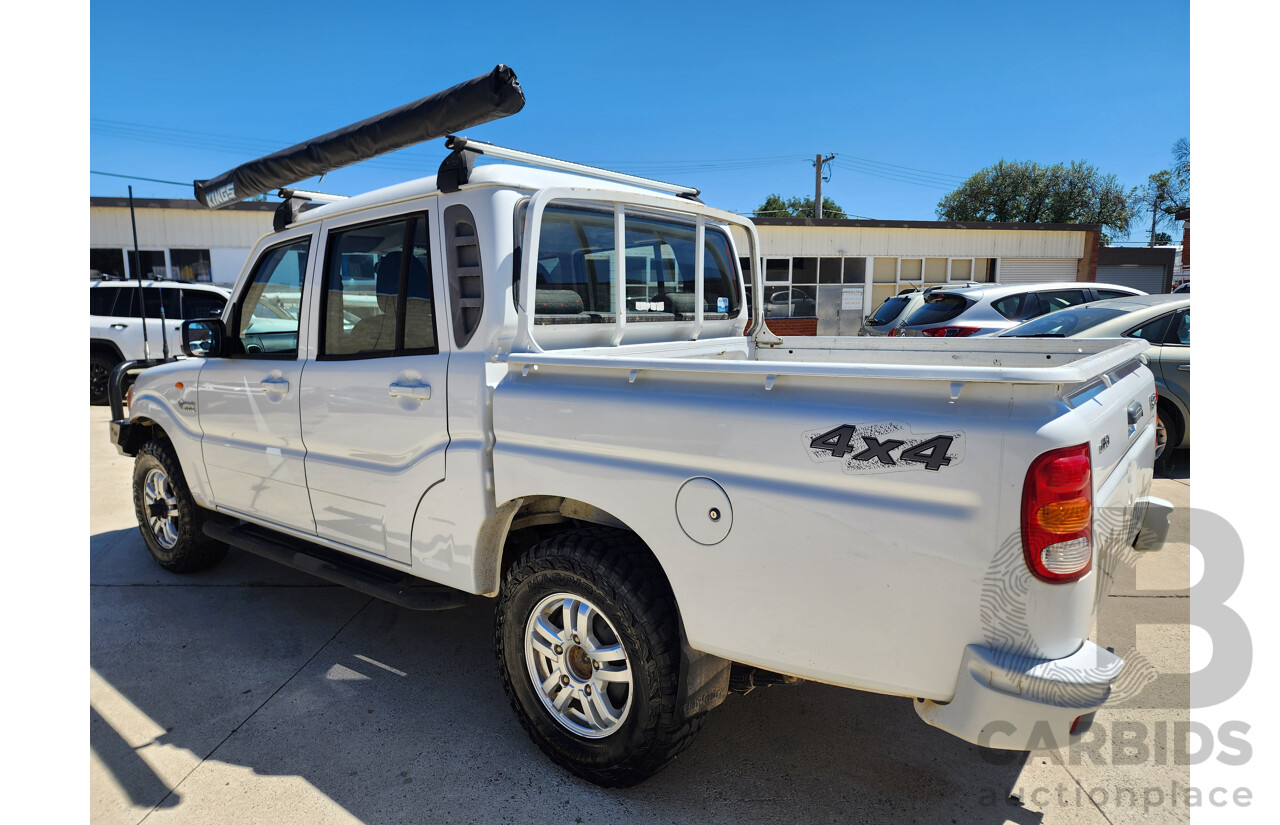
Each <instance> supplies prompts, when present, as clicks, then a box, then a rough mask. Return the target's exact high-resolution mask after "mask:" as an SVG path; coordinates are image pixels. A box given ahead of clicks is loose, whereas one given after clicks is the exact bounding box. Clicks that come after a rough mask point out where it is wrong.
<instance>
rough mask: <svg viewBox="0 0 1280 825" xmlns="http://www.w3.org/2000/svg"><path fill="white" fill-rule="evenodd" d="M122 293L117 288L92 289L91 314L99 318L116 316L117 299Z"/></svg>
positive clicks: (90, 295) (90, 291)
mask: <svg viewBox="0 0 1280 825" xmlns="http://www.w3.org/2000/svg"><path fill="white" fill-rule="evenodd" d="M122 291H123V290H121V289H117V288H116V287H91V288H90V289H89V314H90V315H97V316H106V315H114V314H115V312H114V309H113V308H114V307H115V303H116V297H117V296H118V295H119V294H120V293H121V292H122ZM122 303H123V302H122Z"/></svg>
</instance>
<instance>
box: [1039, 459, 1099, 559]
mask: <svg viewBox="0 0 1280 825" xmlns="http://www.w3.org/2000/svg"><path fill="white" fill-rule="evenodd" d="M1092 536H1093V468H1092V461H1091V459H1090V454H1089V445H1088V444H1080V445H1077V446H1075V447H1063V448H1062V449H1060V450H1050V451H1049V452H1047V453H1045V454H1044V455H1041V456H1040V457H1039V458H1037V459H1036V460H1035V461H1033V462H1031V469H1029V470H1027V480H1026V483H1025V484H1024V485H1023V487H1022V553H1023V555H1024V556H1025V557H1026V560H1027V567H1028V568H1029V569H1030V570H1031V573H1032V575H1034V576H1035V577H1036V578H1037V579H1040V581H1044V582H1049V583H1051V584H1062V583H1065V582H1073V581H1076V580H1077V579H1080V578H1081V577H1083V576H1084V575H1085V574H1086V573H1088V572H1089V569H1090V567H1092V565H1093V538H1092Z"/></svg>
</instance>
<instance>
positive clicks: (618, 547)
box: [494, 527, 705, 788]
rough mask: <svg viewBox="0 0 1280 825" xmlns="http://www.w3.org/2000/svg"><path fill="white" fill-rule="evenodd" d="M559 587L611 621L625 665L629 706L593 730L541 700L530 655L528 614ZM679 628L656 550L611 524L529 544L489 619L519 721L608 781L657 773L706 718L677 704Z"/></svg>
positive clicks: (581, 771)
mask: <svg viewBox="0 0 1280 825" xmlns="http://www.w3.org/2000/svg"><path fill="white" fill-rule="evenodd" d="M563 593H568V594H572V595H574V596H576V597H578V598H581V599H583V600H585V601H586V602H589V604H590V606H592V607H594V608H596V609H598V612H599V615H600V616H602V617H603V618H604V619H605V620H606V621H607V624H608V626H609V627H610V628H612V629H616V635H617V637H618V642H619V643H620V644H621V645H622V648H623V650H624V651H625V655H626V661H627V665H628V666H629V670H630V674H631V680H632V681H631V685H630V691H631V699H630V705H629V710H628V711H627V713H626V714H625V716H624V717H623V718H622V719H621V721H619V722H618V723H617V727H616V728H614V729H613V730H612V731H611V732H609V733H607V734H604V735H598V736H597V737H596V738H589V737H588V736H583V735H579V734H578V733H575V732H574V731H572V730H570V729H569V728H568V727H566V725H565V724H564V723H562V722H560V721H559V720H558V719H557V718H556V717H555V716H554V715H553V711H552V710H551V709H549V708H548V707H547V706H545V705H544V703H543V699H542V696H541V695H540V693H539V690H540V689H539V687H538V686H537V685H536V684H535V681H534V677H533V676H532V675H531V668H530V665H529V659H528V658H527V657H526V649H527V647H526V644H525V635H526V633H528V632H529V630H528V628H529V626H530V625H529V621H530V616H531V614H532V613H533V612H534V611H535V609H536V608H537V606H538V605H539V604H540V603H542V602H545V601H546V600H547V599H548V598H549V597H551V596H554V595H557V594H563ZM680 638H681V637H680V626H679V617H678V615H677V612H676V604H675V597H674V596H673V595H672V593H671V588H670V586H669V585H668V583H667V580H666V577H665V576H664V575H663V573H662V570H661V569H660V568H659V567H658V564H657V562H656V560H655V559H654V558H653V556H652V554H651V553H650V552H649V550H648V548H647V547H645V545H644V544H643V542H641V541H640V539H639V538H638V537H637V536H636V535H635V534H634V533H630V532H628V531H625V530H616V529H612V528H607V527H590V528H585V529H580V530H574V531H571V532H566V533H562V534H559V535H557V536H554V537H552V538H550V539H547V540H545V541H543V542H541V543H540V544H537V545H535V546H533V547H532V548H530V549H529V550H528V551H527V552H526V553H525V554H524V555H523V556H522V557H521V558H520V559H519V560H518V561H516V562H515V564H513V565H512V567H511V568H510V570H508V572H507V574H506V576H505V577H504V579H503V582H502V590H501V593H500V595H499V599H498V605H497V615H496V619H495V622H494V643H495V646H496V649H497V655H498V670H499V672H500V673H501V675H502V680H503V685H504V686H505V688H506V691H507V697H508V698H509V699H510V700H511V706H512V707H513V708H514V709H515V712H516V715H517V717H518V718H519V720H520V724H521V725H523V726H524V729H525V731H527V732H528V734H529V736H530V737H531V738H532V739H533V741H534V742H535V743H536V744H537V745H538V747H540V748H541V749H542V750H543V752H545V753H546V754H547V756H549V757H550V758H551V759H552V760H553V761H554V762H556V764H558V765H560V766H562V767H564V768H565V769H566V770H568V771H570V772H571V773H574V774H576V775H577V776H580V777H582V778H583V779H586V780H587V781H589V782H593V783H595V784H597V785H601V786H603V787H607V788H625V787H630V786H632V785H635V784H637V783H639V782H641V781H643V780H645V779H647V778H649V777H650V776H652V775H653V774H655V773H657V772H658V771H659V770H661V769H662V768H664V767H665V766H666V765H667V764H669V763H670V762H671V760H673V759H675V757H676V756H677V755H678V754H679V753H680V752H681V751H683V750H684V749H685V748H687V747H689V745H690V744H691V743H692V742H693V738H694V736H695V735H696V734H697V732H698V730H699V729H701V727H702V722H703V720H704V719H705V713H703V714H699V715H697V716H694V717H693V718H686V717H685V716H684V715H683V714H682V713H681V712H680V711H679V709H678V708H677V694H678V692H679V680H680ZM535 656H536V654H535ZM566 658H567V657H566Z"/></svg>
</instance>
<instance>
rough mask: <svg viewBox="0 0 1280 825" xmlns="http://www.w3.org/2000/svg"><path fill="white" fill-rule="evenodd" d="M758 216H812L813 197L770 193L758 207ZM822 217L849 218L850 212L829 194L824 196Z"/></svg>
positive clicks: (756, 212) (756, 215)
mask: <svg viewBox="0 0 1280 825" xmlns="http://www.w3.org/2000/svg"><path fill="white" fill-rule="evenodd" d="M755 217H757V218H812V217H813V198H788V199H787V200H783V199H782V196H781V195H770V196H769V197H767V198H765V199H764V203H762V204H760V205H759V206H757V207H756V210H755ZM822 217H824V218H826V217H831V218H847V217H848V214H847V213H846V212H845V211H844V210H843V209H841V208H840V207H839V205H837V204H836V202H835V201H833V200H831V198H828V197H827V196H825V195H823V197H822Z"/></svg>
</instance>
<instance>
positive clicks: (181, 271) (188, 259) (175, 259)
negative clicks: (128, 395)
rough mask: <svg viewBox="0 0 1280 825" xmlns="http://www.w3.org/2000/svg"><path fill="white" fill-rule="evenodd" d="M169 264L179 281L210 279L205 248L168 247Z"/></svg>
mask: <svg viewBox="0 0 1280 825" xmlns="http://www.w3.org/2000/svg"><path fill="white" fill-rule="evenodd" d="M169 265H170V268H171V269H172V271H173V275H174V277H176V278H177V279H178V280H180V281H212V280H213V277H212V274H211V272H212V270H211V269H210V266H209V250H207V249H170V250H169Z"/></svg>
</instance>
